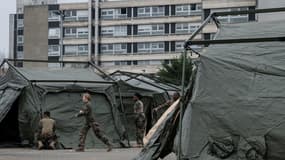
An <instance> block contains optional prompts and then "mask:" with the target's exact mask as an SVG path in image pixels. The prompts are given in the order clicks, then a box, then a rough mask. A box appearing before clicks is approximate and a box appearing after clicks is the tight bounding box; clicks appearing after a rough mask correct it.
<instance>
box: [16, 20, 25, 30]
mask: <svg viewBox="0 0 285 160" xmlns="http://www.w3.org/2000/svg"><path fill="white" fill-rule="evenodd" d="M23 27H24V20H23V19H18V20H17V28H18V29H22V28H23Z"/></svg>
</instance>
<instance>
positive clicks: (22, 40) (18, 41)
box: [17, 36, 24, 44]
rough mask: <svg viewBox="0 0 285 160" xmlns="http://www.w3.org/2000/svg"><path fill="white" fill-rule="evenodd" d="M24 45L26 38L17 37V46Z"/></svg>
mask: <svg viewBox="0 0 285 160" xmlns="http://www.w3.org/2000/svg"><path fill="white" fill-rule="evenodd" d="M23 43H24V36H17V44H23Z"/></svg>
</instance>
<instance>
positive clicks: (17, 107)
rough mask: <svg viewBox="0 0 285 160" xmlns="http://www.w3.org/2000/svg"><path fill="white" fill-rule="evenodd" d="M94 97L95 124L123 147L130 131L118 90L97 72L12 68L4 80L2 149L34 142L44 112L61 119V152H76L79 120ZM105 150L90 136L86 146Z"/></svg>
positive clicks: (0, 104)
mask: <svg viewBox="0 0 285 160" xmlns="http://www.w3.org/2000/svg"><path fill="white" fill-rule="evenodd" d="M86 91H88V92H89V93H91V95H92V107H93V112H94V115H95V119H96V120H97V121H98V122H99V123H100V125H101V128H102V130H103V132H104V133H105V134H106V135H107V136H108V137H109V138H110V139H111V140H112V143H113V144H114V145H115V146H117V147H119V145H120V140H122V136H123V135H124V132H125V129H124V126H123V124H122V121H121V119H120V113H119V110H118V106H119V104H118V103H117V102H116V99H115V96H114V95H113V94H112V93H113V92H114V85H113V84H112V83H110V82H107V81H105V80H104V79H102V78H101V77H100V76H99V75H98V74H96V73H95V72H94V71H93V69H91V68H85V69H78V68H77V69H74V68H72V69H68V68H63V69H47V68H46V69H44V68H37V69H35V68H34V69H31V68H29V69H26V68H16V67H9V69H8V72H7V73H6V75H5V76H4V77H2V78H1V79H0V97H1V99H0V129H1V133H0V137H1V138H0V144H3V143H9V142H12V143H21V142H23V141H26V142H30V143H33V142H34V134H35V132H36V130H37V126H38V121H39V119H40V116H41V113H43V112H44V111H50V112H51V117H52V118H54V119H55V120H56V134H57V136H59V138H58V141H59V143H60V147H63V148H75V147H77V144H78V141H79V132H80V129H81V128H82V127H83V125H84V118H83V117H82V118H81V117H79V118H75V114H76V113H77V112H78V111H79V109H80V107H81V106H82V102H81V95H82V93H84V92H86ZM102 146H104V145H103V144H102V142H101V141H99V140H98V139H97V138H96V137H95V135H94V134H93V133H92V132H91V131H90V132H89V134H88V137H87V140H86V147H87V148H90V147H97V148H98V147H102Z"/></svg>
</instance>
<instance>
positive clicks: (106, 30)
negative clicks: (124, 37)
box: [101, 27, 114, 36]
mask: <svg viewBox="0 0 285 160" xmlns="http://www.w3.org/2000/svg"><path fill="white" fill-rule="evenodd" d="M113 33H114V27H102V28H101V35H102V36H113Z"/></svg>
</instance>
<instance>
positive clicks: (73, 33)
mask: <svg viewBox="0 0 285 160" xmlns="http://www.w3.org/2000/svg"><path fill="white" fill-rule="evenodd" d="M64 36H65V37H72V38H87V37H88V28H86V27H85V28H75V27H68V28H65V29H64Z"/></svg>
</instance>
